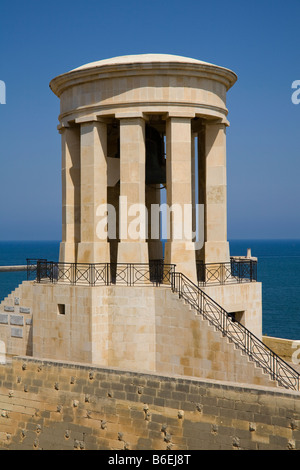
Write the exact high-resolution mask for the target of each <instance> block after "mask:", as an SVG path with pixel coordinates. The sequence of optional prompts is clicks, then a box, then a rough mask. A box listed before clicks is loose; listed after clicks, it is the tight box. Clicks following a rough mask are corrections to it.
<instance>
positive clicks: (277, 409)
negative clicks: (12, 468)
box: [0, 357, 300, 451]
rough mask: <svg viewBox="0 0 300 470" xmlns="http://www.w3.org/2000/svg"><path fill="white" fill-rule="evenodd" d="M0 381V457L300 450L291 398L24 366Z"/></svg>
mask: <svg viewBox="0 0 300 470" xmlns="http://www.w3.org/2000/svg"><path fill="white" fill-rule="evenodd" d="M0 377H1V379H0V449H9V450H34V449H36V450H38V449H39V450H41V449H43V450H73V449H74V450H80V449H85V450H113V451H119V450H124V449H128V450H164V451H168V450H171V451H177V450H185V451H186V450H231V449H241V450H288V449H296V450H298V449H300V432H299V426H300V400H299V397H300V395H299V393H297V392H288V391H285V390H278V389H277V390H274V389H272V388H268V387H258V386H249V385H245V384H239V385H237V384H234V383H231V382H216V381H213V380H208V379H207V380H203V379H195V378H189V377H186V378H180V377H174V376H170V375H166V374H151V373H138V372H132V371H128V370H124V369H117V368H104V367H95V366H93V365H91V364H81V365H79V364H76V363H72V362H60V361H49V360H37V359H34V358H28V357H18V358H14V359H13V361H12V364H7V365H0Z"/></svg>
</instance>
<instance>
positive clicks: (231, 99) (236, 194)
mask: <svg viewBox="0 0 300 470" xmlns="http://www.w3.org/2000/svg"><path fill="white" fill-rule="evenodd" d="M0 9H1V16H0V44H1V61H0V80H3V81H4V82H5V84H6V104H5V105H4V104H1V105H0V240H13V239H19V240H43V239H44V240H60V239H61V187H60V184H61V180H60V165H61V163H60V161H61V149H60V136H59V134H58V132H57V130H56V126H57V124H58V119H57V118H58V114H59V100H58V98H57V97H56V96H55V95H54V94H53V93H52V92H51V91H50V89H49V82H50V80H51V79H52V78H53V77H55V76H56V75H59V74H61V73H64V72H67V71H69V70H70V69H73V68H75V67H78V66H80V65H83V64H85V63H88V62H92V61H95V60H100V59H105V58H109V57H113V56H119V55H127V54H141V53H166V54H178V55H183V56H187V57H193V58H196V59H200V60H204V61H207V62H211V63H215V64H217V65H221V66H225V67H228V68H230V69H232V70H233V71H234V72H236V73H237V75H238V81H237V83H236V84H235V85H234V87H233V88H232V89H231V90H230V91H229V93H228V103H227V105H228V108H229V116H228V118H229V121H230V124H231V126H230V128H229V130H228V133H227V161H228V167H227V168H228V170H227V180H228V238H229V239H233V238H246V239H247V238H248V239H251V238H252V239H253V238H256V239H257V238H258V239H259V238H300V211H299V202H300V184H299V177H300V158H299V157H300V155H299V153H300V152H299V147H300V142H299V125H300V105H294V104H293V103H292V101H291V95H292V91H293V90H292V88H291V85H292V82H293V81H294V80H299V79H300V70H299V68H300V65H299V64H300V60H299V18H300V2H299V0H287V1H285V2H284V1H282V0H280V1H277V0H270V1H268V0H260V1H257V0H253V1H251V2H245V1H241V0H239V1H235V0H234V1H231V0H228V1H226V2H224V1H219V0H215V1H214V0H211V1H209V2H207V1H196V0H185V1H184V2H183V1H177V0H172V1H171V0H170V1H169V0H160V1H157V0H152V1H151V2H146V1H142V0H140V1H137V0H127V1H120V0H115V1H114V2H108V1H106V0H105V1H104V0H98V1H96V0H85V1H84V2H83V1H77V0H72V1H70V0H65V1H63V2H62V1H57V0H52V1H51V2H46V1H41V0H39V1H37V0H28V1H26V2H25V1H14V0H11V1H10V2H8V1H3V0H2V1H1V4H0Z"/></svg>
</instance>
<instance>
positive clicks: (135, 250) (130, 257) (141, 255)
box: [118, 241, 149, 264]
mask: <svg viewBox="0 0 300 470" xmlns="http://www.w3.org/2000/svg"><path fill="white" fill-rule="evenodd" d="M118 263H145V264H148V263H149V255H148V243H147V242H123V241H121V242H120V243H119V246H118Z"/></svg>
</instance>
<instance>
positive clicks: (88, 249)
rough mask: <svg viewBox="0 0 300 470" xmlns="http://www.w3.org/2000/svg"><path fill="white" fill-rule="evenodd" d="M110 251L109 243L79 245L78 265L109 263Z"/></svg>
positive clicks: (82, 243)
mask: <svg viewBox="0 0 300 470" xmlns="http://www.w3.org/2000/svg"><path fill="white" fill-rule="evenodd" d="M109 262H110V250H109V243H108V242H80V243H78V254H77V263H109Z"/></svg>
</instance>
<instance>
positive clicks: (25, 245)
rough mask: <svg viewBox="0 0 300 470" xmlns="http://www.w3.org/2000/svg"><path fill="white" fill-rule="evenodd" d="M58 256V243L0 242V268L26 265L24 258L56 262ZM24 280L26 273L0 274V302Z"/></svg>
mask: <svg viewBox="0 0 300 470" xmlns="http://www.w3.org/2000/svg"><path fill="white" fill-rule="evenodd" d="M58 256H59V242H58V241H36V242H34V241H33V242H31V241H24V242H22V241H13V242H8V241H7V242H6V241H0V266H15V265H26V264H27V261H26V258H46V259H49V260H54V261H55V260H58ZM26 278H27V273H26V271H25V272H24V271H20V272H13V273H3V272H0V301H1V300H3V299H4V297H6V296H7V295H8V294H10V292H11V291H12V290H14V289H15V288H16V287H17V286H18V285H19V284H21V282H23V281H24V280H26Z"/></svg>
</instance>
